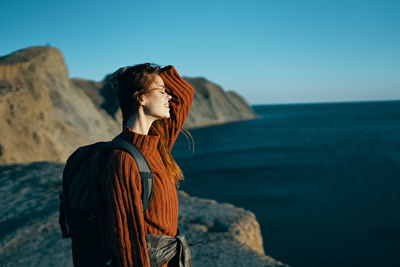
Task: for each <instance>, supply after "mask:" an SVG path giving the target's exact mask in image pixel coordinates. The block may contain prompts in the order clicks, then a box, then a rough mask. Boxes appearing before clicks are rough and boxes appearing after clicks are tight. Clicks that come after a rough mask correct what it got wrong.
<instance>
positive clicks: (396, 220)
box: [172, 101, 400, 267]
mask: <svg viewBox="0 0 400 267" xmlns="http://www.w3.org/2000/svg"><path fill="white" fill-rule="evenodd" d="M252 108H253V109H254V111H255V113H257V114H258V115H259V118H258V119H254V120H248V121H241V122H234V123H228V124H222V125H217V126H211V127H205V128H198V129H192V130H189V132H190V134H191V136H192V137H193V141H194V142H193V143H192V142H188V140H187V139H186V138H185V137H184V135H182V134H180V136H179V138H178V140H177V142H176V144H175V146H174V149H173V151H172V153H173V155H174V157H175V159H176V161H177V163H178V165H179V166H180V167H181V169H182V170H183V173H184V175H185V180H184V181H183V182H181V187H180V189H181V190H184V191H186V192H187V193H188V194H190V195H192V196H197V197H202V198H209V199H215V200H217V201H219V202H229V203H232V204H234V205H235V206H238V207H242V208H245V209H247V210H250V211H252V212H253V213H254V214H255V215H256V218H257V221H258V222H259V223H260V226H261V232H262V237H263V245H264V248H265V251H266V254H267V255H269V256H271V257H273V258H275V259H277V260H279V261H282V262H284V263H287V264H289V265H291V266H295V267H303V266H304V267H305V266H307V267H310V266H311V267H312V266H315V267H316V266H318V267H321V266H325V267H327V266H335V267H337V266H364V267H365V266H400V256H399V255H400V101H376V102H343V103H318V104H279V105H254V106H252Z"/></svg>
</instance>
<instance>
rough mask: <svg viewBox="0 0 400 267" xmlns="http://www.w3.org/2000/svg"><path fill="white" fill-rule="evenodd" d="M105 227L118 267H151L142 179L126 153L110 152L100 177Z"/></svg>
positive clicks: (132, 160)
mask: <svg viewBox="0 0 400 267" xmlns="http://www.w3.org/2000/svg"><path fill="white" fill-rule="evenodd" d="M103 186H104V188H103V190H105V195H106V205H107V208H106V210H107V214H106V216H107V220H108V225H109V226H111V229H108V234H109V237H110V243H111V248H112V252H113V256H114V259H113V260H115V261H116V262H117V265H118V266H124V267H132V266H146V267H150V261H149V257H148V254H147V247H146V240H145V232H144V216H143V205H142V199H141V193H142V192H141V188H142V187H141V179H140V176H139V173H138V169H137V165H136V163H135V162H134V159H133V158H132V157H130V156H129V154H128V153H126V152H122V151H115V152H112V153H110V158H109V161H108V165H107V166H106V171H105V173H104V176H103Z"/></svg>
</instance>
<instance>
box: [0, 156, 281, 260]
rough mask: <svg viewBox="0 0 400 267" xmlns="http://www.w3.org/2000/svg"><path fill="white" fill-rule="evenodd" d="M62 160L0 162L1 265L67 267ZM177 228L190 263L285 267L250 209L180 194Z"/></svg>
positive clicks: (68, 243)
mask: <svg viewBox="0 0 400 267" xmlns="http://www.w3.org/2000/svg"><path fill="white" fill-rule="evenodd" d="M62 169H63V164H61V163H50V162H36V163H30V164H12V165H1V166H0V183H1V185H2V186H1V187H0V194H1V196H2V201H1V202H0V266H27V267H28V266H72V258H71V241H70V240H69V239H61V232H60V230H59V226H58V193H59V192H60V190H61V178H60V177H61V173H62ZM179 204H180V205H179V206H180V211H179V213H180V217H179V222H180V224H181V225H182V226H181V230H182V231H183V232H184V233H185V234H186V236H187V238H188V240H189V241H190V242H196V241H201V243H198V244H196V245H195V246H194V247H192V248H191V253H192V260H193V266H194V267H196V266H246V267H247V266H287V265H285V264H283V263H281V262H279V261H276V260H274V259H273V258H271V257H269V256H266V255H265V253H264V250H263V245H262V238H261V233H260V226H259V224H258V222H257V221H256V218H255V216H254V214H253V213H251V212H249V211H246V210H244V209H241V208H237V207H234V206H233V205H230V204H221V203H217V202H216V201H213V200H206V199H199V198H194V197H190V196H188V195H187V194H185V193H184V192H179Z"/></svg>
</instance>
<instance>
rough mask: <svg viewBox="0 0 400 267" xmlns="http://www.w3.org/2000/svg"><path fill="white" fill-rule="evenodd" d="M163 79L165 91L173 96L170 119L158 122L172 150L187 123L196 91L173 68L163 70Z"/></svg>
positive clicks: (168, 67)
mask: <svg viewBox="0 0 400 267" xmlns="http://www.w3.org/2000/svg"><path fill="white" fill-rule="evenodd" d="M160 76H161V79H162V80H163V82H164V84H165V87H166V88H165V91H166V92H167V93H168V94H169V95H171V96H172V99H171V100H170V102H169V103H170V115H171V116H170V118H169V119H162V120H160V121H157V123H159V124H160V126H161V128H162V129H163V132H164V133H163V134H165V135H166V136H167V138H168V140H169V141H168V147H169V149H170V150H171V149H172V147H173V146H174V144H175V141H176V138H177V137H178V135H179V132H180V130H181V129H182V126H183V124H184V123H185V120H186V117H187V116H188V114H189V110H190V106H191V105H192V101H193V96H194V89H193V87H192V86H191V85H190V84H188V83H187V82H186V81H185V80H184V79H183V78H182V77H181V76H180V75H179V74H178V72H177V71H176V69H175V68H174V67H173V66H171V65H170V66H167V67H165V68H162V69H161V74H160Z"/></svg>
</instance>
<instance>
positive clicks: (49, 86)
mask: <svg viewBox="0 0 400 267" xmlns="http://www.w3.org/2000/svg"><path fill="white" fill-rule="evenodd" d="M0 129H1V131H0V164H1V163H12V162H32V161H40V160H51V161H65V159H66V157H67V156H68V155H69V154H70V153H71V152H72V151H73V150H75V149H76V148H77V147H78V146H81V145H83V144H86V143H88V142H95V141H100V140H104V139H105V138H107V139H108V138H111V137H112V136H113V135H115V134H116V133H117V132H118V131H119V129H120V125H119V124H118V123H117V122H116V121H115V120H113V119H112V118H111V117H110V116H109V115H108V114H107V113H106V112H104V111H103V110H99V109H98V108H96V107H95V105H94V104H93V102H92V101H91V100H90V98H89V97H87V95H86V94H85V93H84V92H83V91H82V90H78V89H77V88H76V87H75V86H74V85H73V83H72V82H71V81H70V80H69V78H68V71H67V68H66V66H65V64H64V59H63V57H62V55H61V52H60V51H59V50H58V49H55V48H50V47H32V48H29V49H25V50H20V51H17V52H15V53H13V54H10V55H8V56H5V57H1V58H0Z"/></svg>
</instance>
